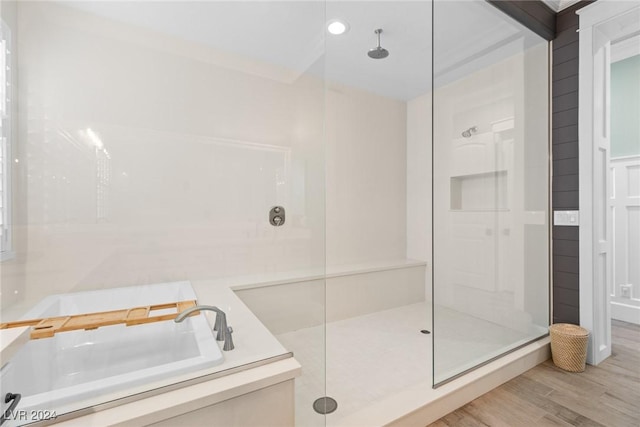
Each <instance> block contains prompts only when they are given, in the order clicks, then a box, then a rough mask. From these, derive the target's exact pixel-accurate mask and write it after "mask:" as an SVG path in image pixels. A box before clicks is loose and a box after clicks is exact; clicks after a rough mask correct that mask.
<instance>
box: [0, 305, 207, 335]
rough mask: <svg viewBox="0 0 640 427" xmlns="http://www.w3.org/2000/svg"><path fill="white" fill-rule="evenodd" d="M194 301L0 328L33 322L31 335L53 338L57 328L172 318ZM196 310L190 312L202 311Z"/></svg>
mask: <svg viewBox="0 0 640 427" xmlns="http://www.w3.org/2000/svg"><path fill="white" fill-rule="evenodd" d="M195 305H196V302H195V301H179V302H170V303H166V304H156V305H148V306H144V307H134V308H126V309H124V310H113V311H102V312H98V313H86V314H75V315H73V316H59V317H47V318H42V319H32V320H19V321H16V322H8V323H2V324H0V329H8V328H20V327H24V326H33V329H31V339H32V340H35V339H39V338H50V337H52V336H54V335H55V334H57V333H58V332H67V331H76V330H79V329H84V330H91V329H98V328H100V327H102V326H110V325H119V324H122V323H124V324H125V325H127V326H134V325H142V324H145V323H153V322H162V321H165V320H173V319H175V318H176V316H177V315H178V314H179V313H181V312H183V311H184V310H186V309H188V308H191V307H194V306H195ZM170 308H175V309H176V312H175V313H169V314H162V315H159V316H150V314H151V312H152V311H156V310H166V309H170ZM199 313H200V312H199V311H194V312H193V313H192V314H190V316H193V315H196V314H199Z"/></svg>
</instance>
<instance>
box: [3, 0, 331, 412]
mask: <svg viewBox="0 0 640 427" xmlns="http://www.w3.org/2000/svg"><path fill="white" fill-rule="evenodd" d="M1 12H2V18H3V23H2V25H3V26H2V36H3V43H4V41H5V40H6V39H7V38H6V37H5V35H6V34H8V31H5V30H6V29H10V30H11V36H12V40H13V43H14V47H15V49H12V58H13V59H12V61H13V62H11V69H10V72H11V75H12V76H14V77H15V78H16V79H15V81H14V83H17V84H14V85H12V86H11V87H12V90H13V96H14V98H13V99H12V100H11V101H12V102H11V106H9V107H7V108H6V109H3V111H2V113H3V116H2V119H3V121H2V137H3V155H2V162H3V163H2V168H1V169H0V173H1V174H2V175H0V178H1V182H2V214H3V215H2V224H1V225H2V229H3V231H2V239H3V240H2V241H3V245H2V258H1V259H0V274H1V286H2V299H1V302H2V313H1V314H2V322H10V321H14V320H17V319H33V318H43V317H51V316H71V315H76V314H84V313H91V312H99V311H110V310H121V309H122V310H124V309H128V308H131V307H137V306H143V307H146V306H151V305H156V304H165V303H171V302H182V301H191V300H196V301H197V303H198V304H205V305H214V306H217V307H219V308H220V309H222V310H223V311H224V312H225V313H226V320H227V323H228V325H229V326H231V327H232V328H233V340H234V343H235V349H233V350H230V351H224V350H223V349H222V345H223V342H222V341H216V337H215V336H214V334H213V333H212V332H211V328H210V325H208V324H207V320H209V322H211V321H212V320H213V317H214V315H213V313H207V314H206V315H205V314H204V313H201V314H198V315H196V316H193V317H190V318H188V319H186V320H185V321H184V322H182V323H174V322H173V321H168V322H157V323H154V324H146V325H138V326H129V327H127V326H125V325H123V324H121V325H114V326H107V327H101V328H98V329H95V330H87V331H85V330H76V331H70V332H59V333H56V334H55V336H54V337H52V338H43V339H38V340H31V341H29V343H28V344H26V345H25V346H23V347H22V348H21V350H20V353H18V354H17V355H16V356H15V357H14V358H13V359H11V361H10V362H9V363H8V364H7V365H6V366H5V367H4V368H3V370H2V381H1V383H2V392H3V393H6V392H12V393H21V394H22V400H21V403H20V405H19V406H18V409H31V408H33V409H42V410H52V411H56V412H57V415H58V416H60V415H62V414H63V413H66V412H69V411H75V410H79V409H82V408H87V407H91V406H94V405H97V404H101V403H104V402H105V399H108V400H114V399H118V398H122V397H127V396H129V395H132V394H137V393H144V392H146V391H149V390H152V389H158V388H161V387H163V386H167V385H172V384H174V383H176V382H178V381H185V380H190V379H194V378H197V377H202V376H205V375H208V374H213V373H215V374H220V373H221V372H223V371H227V370H228V369H232V368H239V367H241V366H242V367H245V366H246V365H252V364H255V363H259V362H261V361H264V360H266V359H270V358H274V357H275V358H278V357H286V356H287V354H288V353H289V352H290V351H291V348H289V346H288V343H287V342H286V341H285V340H283V339H280V338H281V337H280V336H281V335H282V334H285V333H287V332H289V331H292V330H294V329H296V328H298V327H300V325H308V326H314V327H318V328H320V333H317V334H314V335H313V336H311V337H308V342H307V343H308V348H309V349H310V350H312V351H313V352H314V355H315V357H317V358H318V359H319V360H321V361H322V360H323V358H324V335H323V329H322V325H323V324H324V316H325V310H324V308H325V307H324V293H325V290H324V279H323V277H324V270H325V269H324V264H325V261H324V259H325V244H324V242H325V236H324V228H325V215H324V212H325V208H324V187H325V169H324V133H323V132H324V129H323V126H324V113H325V112H324V97H325V94H324V79H323V73H324V28H325V5H324V2H323V1H315V2H270V1H266V2H237V1H210V2H181V1H175V2H171V1H169V2H137V1H123V2H117V1H116V2H101V1H97V2H92V1H78V2H64V1H60V2H49V1H42V2H38V1H29V2H10V1H2V9H1ZM5 23H6V25H5ZM3 46H4V44H3ZM7 70H9V68H7ZM3 94H5V95H6V93H5V91H4V88H3V91H2V92H0V95H3ZM17 99H19V100H20V102H19V103H18V102H15V101H16V100H17ZM9 111H11V113H12V114H11V115H9V114H7V112H9ZM11 120H14V122H11ZM9 124H11V129H12V133H11V140H10V141H7V140H6V138H7V135H8V134H7V133H6V130H7V129H8V128H9ZM18 124H19V126H18ZM5 142H7V144H5ZM5 145H6V146H10V148H11V150H10V151H7V150H5ZM5 153H10V157H8V155H5ZM9 166H10V168H9ZM8 182H10V183H11V185H10V186H7V185H6V183H8ZM276 208H277V209H276ZM5 212H10V213H12V215H11V216H9V215H5ZM276 217H278V218H279V219H277V218H276ZM6 236H10V237H11V238H10V239H6V238H5V237H6ZM5 240H6V241H8V242H9V243H7V244H5ZM5 249H6V250H5ZM173 310H174V312H175V310H176V309H175V308H173ZM159 314H166V313H164V312H163V313H159ZM209 314H211V316H209ZM211 324H213V323H211ZM220 336H221V338H224V337H222V335H220ZM3 363H4V361H3ZM306 368H307V367H306V366H303V369H306ZM314 375H315V379H317V381H316V382H315V383H314V385H313V387H317V388H319V389H318V390H315V389H314V393H313V394H314V395H318V396H320V395H323V394H324V363H323V362H321V363H319V364H318V367H317V369H316V371H315V372H314ZM62 388H64V390H65V391H64V392H61V391H60V389H62ZM3 395H4V394H3ZM107 396H108V397H107ZM311 403H312V402H309V406H311ZM4 409H5V406H4V405H3V407H2V410H3V411H4ZM321 423H323V419H322V418H321Z"/></svg>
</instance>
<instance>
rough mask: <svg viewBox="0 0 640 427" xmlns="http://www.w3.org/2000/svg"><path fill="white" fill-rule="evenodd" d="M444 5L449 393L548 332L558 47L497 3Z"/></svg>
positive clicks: (440, 116)
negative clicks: (552, 83) (552, 54)
mask: <svg viewBox="0 0 640 427" xmlns="http://www.w3.org/2000/svg"><path fill="white" fill-rule="evenodd" d="M433 7H434V16H433V32H434V44H433V55H434V59H433V60H434V80H433V107H434V108H433V159H434V162H433V192H434V195H433V245H434V255H433V301H432V303H433V370H434V375H433V383H434V385H439V384H442V383H444V382H446V381H448V380H450V379H452V378H455V377H456V376H458V375H460V374H462V373H463V372H465V371H468V370H470V369H473V368H475V367H477V366H479V365H481V364H484V363H486V362H487V361H489V360H492V359H494V358H497V357H498V356H500V355H502V354H504V353H506V352H508V351H510V350H513V349H515V348H517V347H519V346H521V345H524V344H526V343H528V342H530V341H532V340H534V339H537V338H539V337H541V336H543V335H544V334H546V332H547V326H548V322H549V315H548V313H549V312H548V310H549V309H548V307H549V247H548V246H549V223H548V206H549V196H548V195H549V169H548V150H549V149H548V146H549V143H548V43H547V42H546V41H545V40H543V39H542V38H540V37H539V36H537V35H535V34H534V33H533V32H531V31H530V30H528V29H526V28H525V27H523V26H522V25H521V24H519V23H517V22H515V21H514V20H512V19H511V18H509V17H508V16H506V15H504V14H503V13H502V12H500V11H498V10H497V9H496V8H494V7H493V6H492V5H490V4H489V3H487V2H485V1H464V2H437V1H436V2H434V4H433Z"/></svg>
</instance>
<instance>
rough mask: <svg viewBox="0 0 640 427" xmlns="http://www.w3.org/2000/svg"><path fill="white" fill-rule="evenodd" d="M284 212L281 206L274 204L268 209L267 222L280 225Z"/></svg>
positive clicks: (283, 218)
mask: <svg viewBox="0 0 640 427" xmlns="http://www.w3.org/2000/svg"><path fill="white" fill-rule="evenodd" d="M285 219H286V217H285V212H284V208H283V207H282V206H274V207H272V208H271V210H270V211H269V224H271V225H273V226H274V227H280V226H281V225H283V224H284V222H285Z"/></svg>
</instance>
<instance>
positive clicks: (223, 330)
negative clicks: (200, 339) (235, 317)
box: [173, 305, 234, 351]
mask: <svg viewBox="0 0 640 427" xmlns="http://www.w3.org/2000/svg"><path fill="white" fill-rule="evenodd" d="M194 311H213V312H215V313H216V323H215V325H214V326H213V330H214V331H217V332H218V333H217V334H216V341H224V347H223V348H222V349H223V350H224V351H229V350H233V348H234V346H233V340H232V338H231V333H232V332H233V329H231V327H227V315H226V314H225V312H224V311H222V310H220V309H219V308H218V307H214V306H213V305H196V306H194V307H191V308H188V309H186V310H185V311H183V312H181V313H180V314H178V315H177V316H176V318H175V319H173V321H174V322H176V323H180V322H182V321H183V320H184V319H186V318H187V317H188V316H189V315H190V314H191V313H193V312H194Z"/></svg>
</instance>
